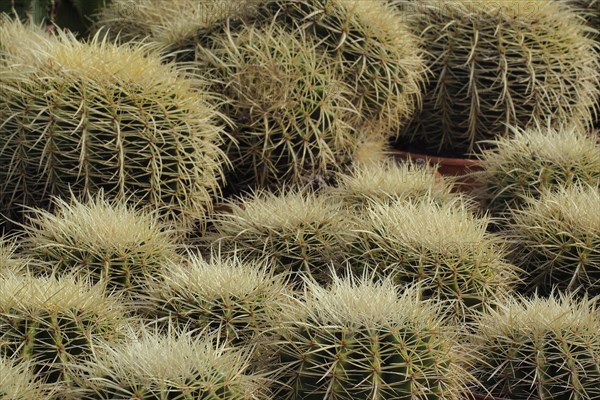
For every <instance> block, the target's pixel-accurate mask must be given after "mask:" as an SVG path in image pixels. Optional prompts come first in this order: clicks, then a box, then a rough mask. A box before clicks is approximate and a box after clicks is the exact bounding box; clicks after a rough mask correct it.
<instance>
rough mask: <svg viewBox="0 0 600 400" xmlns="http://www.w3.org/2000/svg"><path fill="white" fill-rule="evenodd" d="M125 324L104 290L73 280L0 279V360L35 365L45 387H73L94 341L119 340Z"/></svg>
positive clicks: (65, 278)
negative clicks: (75, 372)
mask: <svg viewBox="0 0 600 400" xmlns="http://www.w3.org/2000/svg"><path fill="white" fill-rule="evenodd" d="M123 318H124V317H123V313H122V309H121V306H120V305H119V302H118V300H117V299H116V298H108V297H106V296H105V295H104V292H103V291H102V288H101V287H98V286H87V285H85V284H84V283H80V282H77V281H76V280H75V279H73V278H68V277H64V278H61V279H60V280H59V279H56V278H33V277H28V276H22V277H21V276H6V277H0V355H2V356H5V357H9V358H12V359H14V360H17V361H29V362H31V363H32V369H33V372H34V374H35V375H36V378H37V379H38V380H39V381H40V382H44V383H48V384H60V383H61V382H66V381H70V380H71V379H72V377H73V371H72V369H71V367H72V366H73V365H74V364H76V363H79V362H82V361H84V360H85V359H86V358H89V357H90V356H91V354H92V352H93V341H94V340H95V339H99V338H105V339H107V340H110V339H116V338H117V337H118V335H119V334H120V328H121V326H122V325H121V323H122V321H123Z"/></svg>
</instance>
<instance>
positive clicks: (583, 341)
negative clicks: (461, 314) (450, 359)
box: [472, 295, 600, 400]
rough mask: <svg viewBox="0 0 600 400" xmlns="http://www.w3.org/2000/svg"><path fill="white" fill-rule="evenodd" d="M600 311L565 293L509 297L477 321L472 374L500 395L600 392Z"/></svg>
mask: <svg viewBox="0 0 600 400" xmlns="http://www.w3.org/2000/svg"><path fill="white" fill-rule="evenodd" d="M599 315H600V314H599V310H598V309H597V307H596V304H595V303H592V302H590V301H589V300H580V301H577V300H575V299H573V298H572V297H568V296H564V295H562V296H560V297H558V296H553V297H551V298H548V299H541V298H538V297H537V296H534V297H533V298H531V299H525V298H514V299H510V300H509V301H508V302H507V303H505V304H504V305H503V306H502V307H501V308H498V309H497V310H495V311H492V312H490V313H489V314H486V315H484V316H482V318H481V319H480V320H479V321H478V323H477V326H478V333H477V336H476V337H477V346H478V349H479V352H478V353H479V354H480V355H479V357H478V358H477V360H476V361H475V364H474V365H473V367H472V369H473V371H474V374H475V375H476V376H477V377H478V378H479V380H480V381H481V383H482V384H483V385H484V386H485V387H486V388H487V389H488V390H489V392H491V394H492V395H493V396H497V397H501V398H509V399H526V400H542V399H582V400H592V399H597V398H600V386H599V385H598V381H600V341H599V340H598V332H600V318H599Z"/></svg>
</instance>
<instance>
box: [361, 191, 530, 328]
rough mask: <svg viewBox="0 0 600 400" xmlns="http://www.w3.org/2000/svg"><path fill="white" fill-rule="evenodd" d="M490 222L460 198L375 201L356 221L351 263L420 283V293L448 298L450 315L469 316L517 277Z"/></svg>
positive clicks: (499, 297) (499, 298) (509, 287)
mask: <svg viewBox="0 0 600 400" xmlns="http://www.w3.org/2000/svg"><path fill="white" fill-rule="evenodd" d="M489 222H490V218H488V217H487V216H482V217H478V216H475V215H474V213H473V212H472V209H471V208H470V207H469V206H468V205H467V204H465V203H461V202H451V203H442V204H440V203H439V202H436V201H435V200H433V199H426V198H424V199H422V200H420V201H414V202H408V201H398V200H396V201H390V202H387V203H379V204H377V203H374V204H373V205H371V207H370V208H367V209H366V210H365V211H363V212H362V213H361V214H360V217H359V218H358V220H357V223H356V224H357V228H355V233H356V235H355V240H354V242H353V248H354V250H353V254H354V255H353V256H352V264H353V265H354V266H355V267H358V268H361V269H362V268H367V269H373V270H375V271H376V272H377V273H379V274H383V275H390V276H391V277H392V278H393V280H394V281H395V282H396V283H398V284H402V285H412V284H417V283H418V284H419V285H420V289H421V293H422V296H423V297H424V298H426V299H435V300H440V301H445V302H448V303H450V304H449V305H448V306H449V307H450V308H452V309H453V310H454V316H456V317H457V318H459V319H462V318H467V319H469V320H470V319H471V318H472V315H473V314H475V313H478V312H481V311H482V310H483V309H484V308H486V306H489V305H494V304H496V303H498V302H499V301H502V299H503V298H504V297H505V296H507V295H508V294H510V293H511V292H512V289H513V286H514V284H515V281H516V277H517V276H518V270H517V268H516V267H515V266H513V265H512V264H510V263H508V262H507V261H506V256H507V255H508V251H507V249H506V246H505V245H504V242H503V240H502V239H501V238H500V237H499V236H496V235H494V234H492V233H489V232H487V227H488V225H489Z"/></svg>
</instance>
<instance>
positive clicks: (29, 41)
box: [0, 13, 50, 65]
mask: <svg viewBox="0 0 600 400" xmlns="http://www.w3.org/2000/svg"><path fill="white" fill-rule="evenodd" d="M49 39H50V35H48V34H47V33H46V32H44V30H43V29H42V28H41V27H39V26H36V25H33V24H24V23H22V22H21V21H20V20H19V19H14V18H10V17H9V16H7V15H6V14H2V13H0V63H3V62H4V60H5V58H6V57H10V55H11V54H13V55H14V54H18V55H19V56H21V57H27V56H31V57H34V55H35V52H36V51H39V50H41V49H43V48H44V46H45V45H46V43H47V42H48V40H49ZM0 65H2V64H0Z"/></svg>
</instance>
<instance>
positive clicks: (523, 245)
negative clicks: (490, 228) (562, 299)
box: [507, 181, 600, 296]
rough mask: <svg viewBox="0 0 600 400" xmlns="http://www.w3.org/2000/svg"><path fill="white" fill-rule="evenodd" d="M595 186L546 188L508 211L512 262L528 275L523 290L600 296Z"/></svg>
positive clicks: (599, 206) (599, 191) (599, 197)
mask: <svg viewBox="0 0 600 400" xmlns="http://www.w3.org/2000/svg"><path fill="white" fill-rule="evenodd" d="M599 185H600V181H598V182H596V185H595V186H590V185H575V186H572V187H568V188H565V187H559V188H557V189H553V190H547V191H545V192H543V193H542V195H541V196H540V198H539V199H530V201H529V202H528V204H527V205H526V206H524V207H522V208H519V209H515V210H512V217H511V222H510V223H509V224H508V225H507V235H508V236H509V237H510V239H511V241H512V242H513V243H514V248H515V249H514V254H513V255H512V258H513V259H514V262H515V263H516V264H517V265H520V266H522V268H523V269H524V270H525V272H527V274H528V277H527V279H526V283H527V288H528V289H531V290H533V289H535V290H536V291H538V292H539V293H546V294H547V293H549V292H551V291H552V290H553V288H554V287H558V288H559V289H561V290H563V291H575V290H583V291H587V292H589V293H590V294H591V295H594V296H595V295H598V294H600V214H599V213H598V210H600V186H599Z"/></svg>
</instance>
